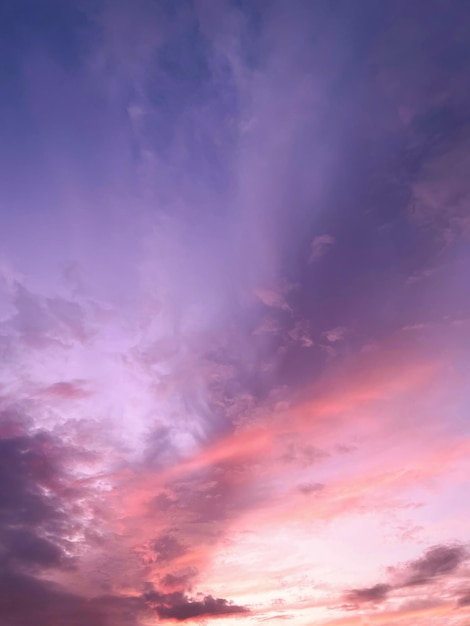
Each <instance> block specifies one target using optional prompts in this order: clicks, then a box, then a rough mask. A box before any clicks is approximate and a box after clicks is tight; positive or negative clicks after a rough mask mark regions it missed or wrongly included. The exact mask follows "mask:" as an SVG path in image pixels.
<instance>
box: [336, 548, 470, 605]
mask: <svg viewBox="0 0 470 626" xmlns="http://www.w3.org/2000/svg"><path fill="white" fill-rule="evenodd" d="M467 558H468V552H467V550H466V548H465V547H464V546H462V545H438V546H433V547H431V548H429V549H428V550H426V552H425V553H424V555H423V556H422V557H420V558H419V559H416V560H415V561H410V562H409V563H407V564H406V565H405V566H404V567H401V568H400V567H399V568H389V569H390V570H392V571H394V572H395V570H396V576H397V577H398V578H399V579H400V578H401V579H404V581H403V582H396V583H389V584H386V583H378V584H376V585H374V586H372V587H364V588H359V589H351V590H350V591H348V592H346V594H345V596H344V598H345V600H346V601H347V602H348V603H349V604H348V605H345V606H344V607H343V608H344V609H345V610H349V609H351V608H353V607H358V606H360V605H361V604H364V603H365V604H367V603H374V604H380V603H382V602H384V601H385V600H387V598H388V596H389V594H390V593H392V592H393V591H394V590H397V591H398V590H400V589H406V588H409V587H415V586H420V585H423V586H424V585H431V584H433V583H434V582H435V581H436V580H437V579H439V578H441V577H452V575H453V574H454V573H455V572H456V570H457V569H458V568H459V566H460V565H461V564H462V563H463V562H464V561H465V560H466V559H467ZM463 599H464V601H465V596H463ZM461 601H462V598H460V599H459V600H458V604H459V605H460V602H461ZM351 605H352V606H351ZM462 606H464V604H462Z"/></svg>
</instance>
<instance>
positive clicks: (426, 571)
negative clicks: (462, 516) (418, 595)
mask: <svg viewBox="0 0 470 626" xmlns="http://www.w3.org/2000/svg"><path fill="white" fill-rule="evenodd" d="M467 556H468V554H467V550H466V549H465V548H464V547H463V546H434V547H432V548H430V549H429V550H428V551H427V552H426V553H425V555H424V556H423V557H421V558H420V559H417V560H416V561H411V563H409V564H408V567H407V569H408V572H409V574H408V576H407V578H406V581H405V583H404V585H403V586H404V587H408V586H414V585H425V584H427V583H429V582H431V581H432V579H434V578H436V577H438V576H444V575H447V574H452V573H453V572H454V571H455V570H456V569H457V568H458V567H459V565H460V564H461V563H462V562H463V561H464V560H465V559H466V558H467Z"/></svg>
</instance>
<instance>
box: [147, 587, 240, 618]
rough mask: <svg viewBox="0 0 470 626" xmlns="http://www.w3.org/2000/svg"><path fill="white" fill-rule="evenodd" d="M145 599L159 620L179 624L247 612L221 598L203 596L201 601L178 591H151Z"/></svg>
mask: <svg viewBox="0 0 470 626" xmlns="http://www.w3.org/2000/svg"><path fill="white" fill-rule="evenodd" d="M145 599H146V600H147V602H148V603H149V605H150V606H151V607H152V608H153V609H154V610H155V611H156V612H157V614H158V616H159V617H160V618H161V619H176V620H178V621H181V622H182V621H184V620H186V619H191V618H195V617H208V616H214V617H216V616H218V615H233V614H237V613H240V614H243V613H248V612H249V611H248V608H247V607H243V606H238V605H236V604H231V603H230V602H229V601H228V600H225V599H223V598H213V597H212V596H205V597H204V598H203V599H202V600H195V599H191V598H188V597H187V596H186V595H185V594H184V593H181V592H179V591H176V592H174V593H167V594H162V593H159V592H158V591H151V592H149V593H147V594H146V595H145Z"/></svg>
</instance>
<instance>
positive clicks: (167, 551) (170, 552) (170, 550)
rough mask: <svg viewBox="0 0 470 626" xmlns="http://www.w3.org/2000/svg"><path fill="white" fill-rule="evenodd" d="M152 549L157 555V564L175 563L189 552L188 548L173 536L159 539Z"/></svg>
mask: <svg viewBox="0 0 470 626" xmlns="http://www.w3.org/2000/svg"><path fill="white" fill-rule="evenodd" d="M152 549H153V551H154V552H155V553H156V556H157V562H159V563H168V562H169V561H173V560H174V559H177V558H178V557H180V556H182V555H183V554H184V553H185V552H186V551H187V548H186V547H185V546H183V545H182V544H181V543H180V542H179V541H178V539H176V537H174V536H173V535H171V534H167V535H161V536H160V537H158V539H156V540H155V541H154V542H153V544H152Z"/></svg>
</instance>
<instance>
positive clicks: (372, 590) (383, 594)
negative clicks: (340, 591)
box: [345, 584, 392, 604]
mask: <svg viewBox="0 0 470 626" xmlns="http://www.w3.org/2000/svg"><path fill="white" fill-rule="evenodd" d="M391 589H392V587H391V586H390V585H384V584H377V585H374V586H373V587H364V588H363V589H351V591H349V592H348V593H347V594H346V596H345V599H346V600H347V601H348V602H350V603H351V604H362V603H364V602H374V603H379V602H383V601H384V600H385V599H386V598H387V595H388V593H389V592H390V591H391Z"/></svg>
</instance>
